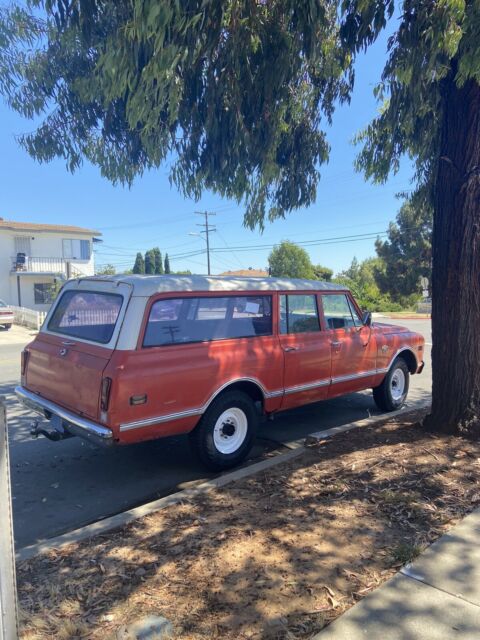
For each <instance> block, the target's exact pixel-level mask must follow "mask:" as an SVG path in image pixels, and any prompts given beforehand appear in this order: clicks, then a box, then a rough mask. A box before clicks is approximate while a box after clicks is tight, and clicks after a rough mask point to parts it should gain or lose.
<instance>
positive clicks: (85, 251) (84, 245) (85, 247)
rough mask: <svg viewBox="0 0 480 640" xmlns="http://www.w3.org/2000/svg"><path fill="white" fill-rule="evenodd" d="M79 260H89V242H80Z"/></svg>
mask: <svg viewBox="0 0 480 640" xmlns="http://www.w3.org/2000/svg"><path fill="white" fill-rule="evenodd" d="M80 258H81V259H82V260H90V240H80Z"/></svg>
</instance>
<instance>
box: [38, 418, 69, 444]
mask: <svg viewBox="0 0 480 640" xmlns="http://www.w3.org/2000/svg"><path fill="white" fill-rule="evenodd" d="M30 435H31V436H32V437H33V438H38V436H45V438H48V439H49V440H53V441H54V442H58V441H59V440H65V439H66V438H71V437H72V434H70V433H68V432H67V431H65V429H64V428H63V426H62V425H60V429H53V430H51V431H48V430H47V429H45V428H44V427H42V426H40V422H39V421H38V420H34V421H33V422H32V423H31V424H30Z"/></svg>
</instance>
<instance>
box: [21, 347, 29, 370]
mask: <svg viewBox="0 0 480 640" xmlns="http://www.w3.org/2000/svg"><path fill="white" fill-rule="evenodd" d="M29 355H30V352H29V351H26V350H24V351H22V355H21V365H20V367H21V373H22V376H24V375H25V372H26V370H27V364H28V356H29Z"/></svg>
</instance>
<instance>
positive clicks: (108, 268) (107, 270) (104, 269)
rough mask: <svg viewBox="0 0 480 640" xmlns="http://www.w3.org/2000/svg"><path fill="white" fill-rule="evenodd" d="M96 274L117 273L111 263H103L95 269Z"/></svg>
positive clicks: (110, 274) (107, 274) (112, 274)
mask: <svg viewBox="0 0 480 640" xmlns="http://www.w3.org/2000/svg"><path fill="white" fill-rule="evenodd" d="M95 273H96V274H97V276H114V275H115V274H116V273H117V270H116V269H115V266H114V265H113V264H104V265H103V266H102V267H97V269H95Z"/></svg>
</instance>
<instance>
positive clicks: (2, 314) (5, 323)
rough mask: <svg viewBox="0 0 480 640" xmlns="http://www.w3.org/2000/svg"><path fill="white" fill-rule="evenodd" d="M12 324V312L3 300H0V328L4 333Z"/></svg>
mask: <svg viewBox="0 0 480 640" xmlns="http://www.w3.org/2000/svg"><path fill="white" fill-rule="evenodd" d="M12 324H13V311H12V309H10V307H9V306H8V304H7V303H6V302H4V301H3V300H0V327H3V328H4V329H5V330H6V331H8V329H10V327H11V326H12Z"/></svg>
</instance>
